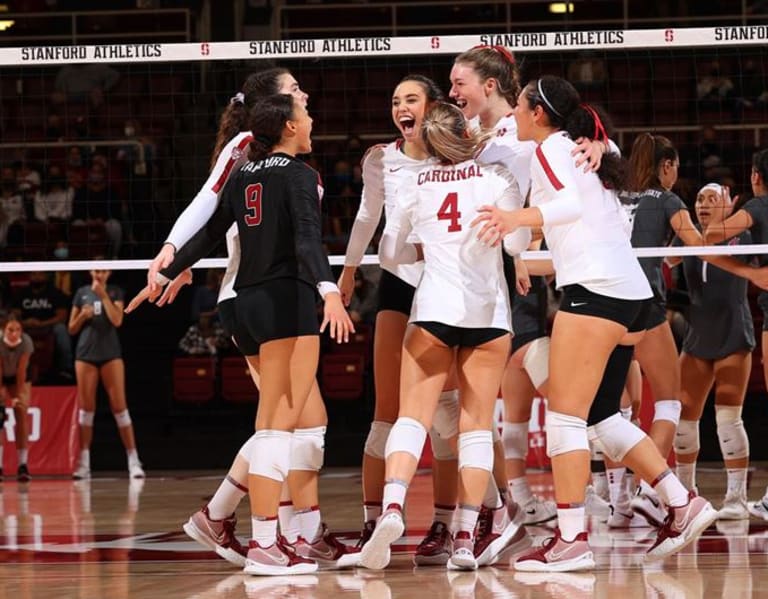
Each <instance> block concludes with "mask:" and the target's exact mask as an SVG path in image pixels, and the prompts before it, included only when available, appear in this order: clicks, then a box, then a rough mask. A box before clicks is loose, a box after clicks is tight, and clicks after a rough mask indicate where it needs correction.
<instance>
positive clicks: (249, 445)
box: [237, 433, 256, 462]
mask: <svg viewBox="0 0 768 599" xmlns="http://www.w3.org/2000/svg"><path fill="white" fill-rule="evenodd" d="M255 438H256V434H255V433H254V434H253V435H251V436H250V437H248V440H247V441H246V442H245V443H243V446H242V447H241V448H240V451H238V452H237V455H239V456H240V457H242V458H243V459H244V460H245V461H246V462H250V461H251V452H252V451H253V440H254V439H255Z"/></svg>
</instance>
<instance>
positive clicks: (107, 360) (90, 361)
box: [75, 356, 122, 368]
mask: <svg viewBox="0 0 768 599" xmlns="http://www.w3.org/2000/svg"><path fill="white" fill-rule="evenodd" d="M121 358H122V356H115V357H113V358H104V359H102V360H94V359H91V358H78V357H77V356H75V362H85V363H86V364H90V365H91V366H95V367H96V368H101V367H102V366H104V364H109V363H110V362H112V361H114V360H120V359H121Z"/></svg>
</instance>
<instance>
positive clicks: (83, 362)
mask: <svg viewBox="0 0 768 599" xmlns="http://www.w3.org/2000/svg"><path fill="white" fill-rule="evenodd" d="M111 274H112V273H111V271H109V270H92V271H91V284H90V285H83V286H82V287H80V288H79V289H78V290H77V291H76V292H75V293H74V294H73V298H72V311H71V312H70V314H69V325H68V328H69V334H70V335H78V334H79V337H78V339H77V347H76V348H75V375H76V377H77V399H78V403H79V407H80V411H79V417H78V418H79V422H80V459H79V462H78V466H77V469H76V470H75V472H74V473H73V475H72V476H73V477H74V478H77V479H83V478H90V476H91V453H90V448H91V441H92V440H93V419H94V415H95V412H96V391H97V389H98V386H99V381H101V382H102V383H103V385H104V389H105V390H106V392H107V396H108V397H109V406H110V408H111V409H112V415H113V416H114V418H115V422H116V423H117V430H118V432H119V433H120V440H121V441H122V442H123V446H124V447H125V451H126V454H127V457H128V475H129V476H130V477H131V478H144V470H143V469H142V467H141V461H140V460H139V453H138V451H137V449H136V437H135V435H134V433H133V423H132V421H131V414H130V412H129V411H128V405H127V401H126V397H125V364H124V362H123V358H122V350H121V347H120V339H119V337H118V335H117V329H118V328H119V327H120V326H121V325H122V324H123V303H124V301H123V290H122V289H121V288H120V287H118V286H116V285H108V284H107V281H108V280H109V276H110V275H111Z"/></svg>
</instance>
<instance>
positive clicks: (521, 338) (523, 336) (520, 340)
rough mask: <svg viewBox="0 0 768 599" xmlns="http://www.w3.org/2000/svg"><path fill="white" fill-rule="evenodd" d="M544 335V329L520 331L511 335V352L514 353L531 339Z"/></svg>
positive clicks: (545, 334)
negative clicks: (528, 331)
mask: <svg viewBox="0 0 768 599" xmlns="http://www.w3.org/2000/svg"><path fill="white" fill-rule="evenodd" d="M512 328H514V326H513V327H512ZM546 336H547V332H546V331H532V332H530V333H520V334H519V335H515V336H514V337H512V353H513V354H514V353H515V352H516V351H517V350H518V349H520V348H521V347H523V346H525V345H528V344H529V343H530V342H531V341H536V339H541V338H542V337H546Z"/></svg>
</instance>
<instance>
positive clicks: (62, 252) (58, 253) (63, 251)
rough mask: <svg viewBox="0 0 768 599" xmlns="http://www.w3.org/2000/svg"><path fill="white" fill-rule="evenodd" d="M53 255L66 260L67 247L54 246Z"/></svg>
mask: <svg viewBox="0 0 768 599" xmlns="http://www.w3.org/2000/svg"><path fill="white" fill-rule="evenodd" d="M53 255H54V257H56V258H58V259H59V260H66V259H67V258H69V248H55V249H54V250H53Z"/></svg>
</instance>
